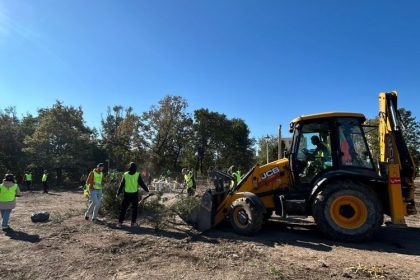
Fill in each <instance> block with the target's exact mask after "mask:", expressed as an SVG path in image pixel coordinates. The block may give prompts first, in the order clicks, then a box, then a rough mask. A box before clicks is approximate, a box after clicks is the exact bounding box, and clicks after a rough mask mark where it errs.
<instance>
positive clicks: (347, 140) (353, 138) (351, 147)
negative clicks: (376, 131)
mask: <svg viewBox="0 0 420 280" xmlns="http://www.w3.org/2000/svg"><path fill="white" fill-rule="evenodd" d="M338 137H339V147H340V152H341V153H340V163H341V165H342V166H353V167H364V168H373V163H372V160H371V157H370V153H369V149H368V145H367V142H366V138H365V136H364V134H363V130H362V127H361V125H360V122H359V121H357V120H353V119H341V120H339V127H338Z"/></svg>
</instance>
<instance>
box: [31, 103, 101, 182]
mask: <svg viewBox="0 0 420 280" xmlns="http://www.w3.org/2000/svg"><path fill="white" fill-rule="evenodd" d="M95 139H96V135H95V133H94V131H93V130H92V129H90V128H89V127H87V126H86V125H85V123H84V119H83V111H82V108H81V107H78V108H75V107H73V106H65V105H63V103H62V102H60V101H57V102H56V103H55V104H54V105H53V106H52V107H51V108H43V109H40V110H39V111H38V122H37V126H36V127H35V129H34V130H33V133H32V134H31V135H28V136H26V137H25V140H24V144H25V147H24V148H23V151H24V152H25V153H26V154H27V155H28V164H27V166H26V168H27V169H33V170H37V171H38V172H39V173H40V172H42V171H41V170H43V169H47V170H50V171H55V172H56V175H57V181H58V183H61V182H62V180H63V171H65V172H66V177H68V178H69V179H74V178H76V177H77V176H78V175H79V174H80V173H82V172H83V170H87V169H88V168H90V167H89V166H92V165H93V164H94V161H95V159H94V157H93V155H94V151H95V149H96V141H95Z"/></svg>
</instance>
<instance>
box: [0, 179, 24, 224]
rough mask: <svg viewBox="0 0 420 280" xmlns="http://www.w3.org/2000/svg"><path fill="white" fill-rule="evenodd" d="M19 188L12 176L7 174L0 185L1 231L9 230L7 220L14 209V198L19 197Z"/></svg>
mask: <svg viewBox="0 0 420 280" xmlns="http://www.w3.org/2000/svg"><path fill="white" fill-rule="evenodd" d="M19 193H20V191H19V186H18V185H17V184H16V182H15V178H14V176H13V175H12V174H7V175H6V176H5V178H4V180H3V183H2V184H0V213H1V217H2V219H3V220H2V223H1V228H2V230H3V231H9V230H11V228H10V226H9V219H10V214H11V213H12V210H13V209H14V208H15V207H16V196H17V195H19Z"/></svg>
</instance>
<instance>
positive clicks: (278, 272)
mask: <svg viewBox="0 0 420 280" xmlns="http://www.w3.org/2000/svg"><path fill="white" fill-rule="evenodd" d="M268 271H269V272H270V275H271V276H273V277H274V279H278V280H283V279H286V277H285V275H284V272H283V270H282V269H280V268H278V267H277V266H275V265H273V264H270V266H269V268H268Z"/></svg>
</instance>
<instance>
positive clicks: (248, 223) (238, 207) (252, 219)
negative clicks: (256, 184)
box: [229, 197, 264, 236]
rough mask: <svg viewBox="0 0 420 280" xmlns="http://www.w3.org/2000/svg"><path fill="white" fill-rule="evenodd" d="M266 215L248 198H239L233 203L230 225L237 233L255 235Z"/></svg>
mask: <svg viewBox="0 0 420 280" xmlns="http://www.w3.org/2000/svg"><path fill="white" fill-rule="evenodd" d="M263 218H264V213H262V212H261V211H259V210H258V209H257V208H256V207H255V206H254V205H253V204H252V202H251V201H250V200H249V199H247V198H244V197H243V198H239V199H237V200H235V201H234V202H233V203H232V206H231V208H230V213H229V220H230V223H231V225H232V227H233V229H234V230H235V232H236V233H239V234H241V235H247V236H250V235H254V234H255V233H257V232H258V231H259V230H260V229H261V226H262V224H263Z"/></svg>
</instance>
